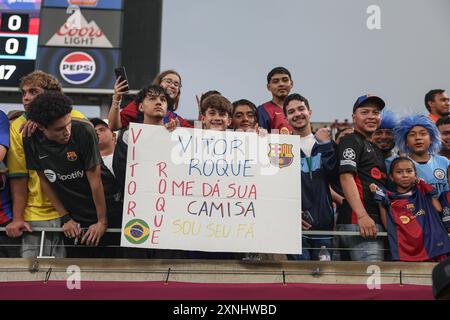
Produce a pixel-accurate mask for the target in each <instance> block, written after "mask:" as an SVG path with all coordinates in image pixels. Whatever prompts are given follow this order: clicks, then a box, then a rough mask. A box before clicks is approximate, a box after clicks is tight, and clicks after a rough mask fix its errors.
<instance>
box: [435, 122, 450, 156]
mask: <svg viewBox="0 0 450 320" xmlns="http://www.w3.org/2000/svg"><path fill="white" fill-rule="evenodd" d="M436 126H437V127H438V129H439V132H440V133H441V139H442V149H441V152H440V153H439V154H440V155H441V156H444V157H446V158H447V159H450V116H446V117H444V118H441V119H439V120H438V121H436Z"/></svg>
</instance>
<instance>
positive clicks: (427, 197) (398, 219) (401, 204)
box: [374, 180, 450, 261]
mask: <svg viewBox="0 0 450 320" xmlns="http://www.w3.org/2000/svg"><path fill="white" fill-rule="evenodd" d="M433 195H436V190H435V189H434V188H433V187H432V186H430V185H428V184H426V183H425V182H424V181H423V180H420V181H419V183H418V185H417V186H414V188H413V189H412V190H411V191H409V192H407V193H403V194H400V193H395V192H387V193H385V192H384V191H382V190H378V191H377V193H376V194H375V197H374V199H375V200H376V201H378V202H381V203H382V204H384V205H385V206H386V208H387V211H388V214H387V224H388V237H389V245H390V249H391V255H392V259H393V260H401V261H426V260H430V259H434V258H436V257H439V256H441V255H444V254H447V253H448V252H450V238H449V236H448V234H447V231H446V230H445V228H444V225H443V224H442V221H441V217H440V215H439V213H438V212H437V211H436V209H435V208H434V206H433V204H432V202H431V196H433Z"/></svg>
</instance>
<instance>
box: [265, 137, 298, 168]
mask: <svg viewBox="0 0 450 320" xmlns="http://www.w3.org/2000/svg"><path fill="white" fill-rule="evenodd" d="M293 147H294V146H293V145H292V144H287V143H282V144H280V143H269V148H270V151H269V154H268V156H269V159H270V163H271V164H272V165H274V166H275V167H279V168H284V167H289V166H290V165H291V164H292V162H293V161H294V154H293V153H292V148H293Z"/></svg>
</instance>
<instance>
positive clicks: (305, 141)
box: [300, 133, 317, 157]
mask: <svg viewBox="0 0 450 320" xmlns="http://www.w3.org/2000/svg"><path fill="white" fill-rule="evenodd" d="M316 142H317V140H316V137H315V136H314V135H313V134H312V133H311V134H309V135H307V136H306V137H300V149H302V151H303V153H304V154H305V155H306V157H310V156H311V152H312V148H313V146H314V144H315V143H316Z"/></svg>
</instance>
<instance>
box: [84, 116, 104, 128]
mask: <svg viewBox="0 0 450 320" xmlns="http://www.w3.org/2000/svg"><path fill="white" fill-rule="evenodd" d="M89 121H91V123H92V125H93V126H94V128H95V127H96V126H98V125H102V126H105V127H107V128H109V126H108V124H107V123H106V122H105V121H104V120H102V119H100V118H92V119H90V120H89Z"/></svg>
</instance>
